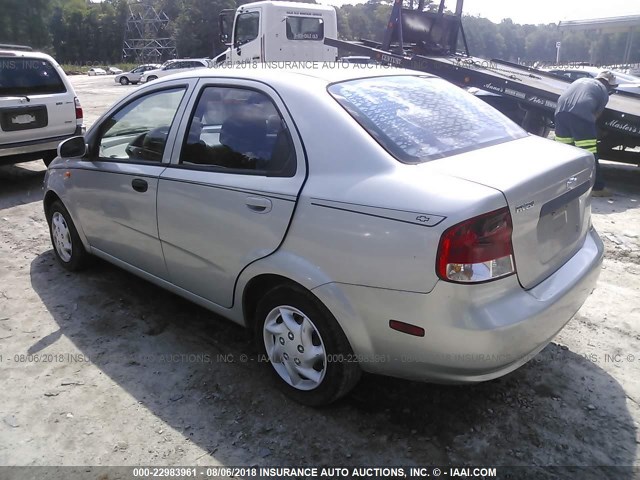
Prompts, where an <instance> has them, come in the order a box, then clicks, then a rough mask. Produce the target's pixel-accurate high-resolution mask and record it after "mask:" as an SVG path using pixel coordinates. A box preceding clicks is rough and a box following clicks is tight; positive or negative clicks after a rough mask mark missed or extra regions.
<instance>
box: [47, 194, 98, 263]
mask: <svg viewBox="0 0 640 480" xmlns="http://www.w3.org/2000/svg"><path fill="white" fill-rule="evenodd" d="M47 222H48V223H49V233H50V235H51V243H52V244H53V251H54V253H55V255H56V258H57V259H58V262H60V264H61V265H62V266H63V267H64V268H65V269H67V270H69V271H72V272H74V271H77V270H82V269H83V268H84V267H86V266H87V264H88V262H89V258H90V257H89V253H88V252H87V251H86V250H85V248H84V245H82V241H81V240H80V237H79V236H78V231H77V230H76V227H75V225H74V224H73V221H72V220H71V216H70V215H69V212H68V211H67V209H66V208H65V207H64V205H63V204H62V203H61V202H60V201H58V200H56V201H55V202H53V203H52V204H51V207H50V208H49V211H48V212H47Z"/></svg>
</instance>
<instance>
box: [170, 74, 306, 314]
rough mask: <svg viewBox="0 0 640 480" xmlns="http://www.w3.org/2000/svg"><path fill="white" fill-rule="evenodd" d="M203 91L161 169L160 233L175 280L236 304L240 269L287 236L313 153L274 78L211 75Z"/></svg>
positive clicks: (227, 303) (211, 298)
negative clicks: (308, 153)
mask: <svg viewBox="0 0 640 480" xmlns="http://www.w3.org/2000/svg"><path fill="white" fill-rule="evenodd" d="M194 97H195V98H194V99H193V100H192V102H191V106H190V111H191V112H192V113H191V114H190V115H188V116H186V117H185V121H183V125H181V128H180V132H179V134H178V139H177V141H176V145H175V148H174V152H173V158H172V163H171V165H170V166H169V167H168V168H167V169H166V170H165V171H163V172H162V174H161V175H160V182H159V186H158V231H159V236H160V240H161V243H162V249H163V251H164V255H165V260H166V265H167V269H168V271H169V275H170V277H171V281H172V282H173V283H174V284H176V285H178V286H179V287H181V288H184V289H186V290H188V291H190V292H192V293H194V294H196V295H198V296H200V297H202V298H204V299H207V300H209V301H211V302H214V303H216V304H218V305H221V306H225V307H230V306H231V305H232V304H233V291H234V285H235V281H236V279H237V277H238V275H239V274H240V272H241V271H242V270H243V269H244V268H245V267H246V266H247V265H248V264H250V263H251V262H253V261H255V260H257V259H259V258H262V257H265V256H267V255H269V254H271V253H272V252H274V251H275V250H276V249H277V248H278V246H279V245H280V243H281V242H282V240H283V239H284V236H285V233H286V231H287V228H288V226H289V222H290V221H291V218H292V216H293V212H294V208H295V205H296V200H297V197H298V194H299V192H300V189H301V188H302V184H303V182H304V178H305V173H306V165H305V159H304V153H303V150H302V143H301V142H300V139H299V138H298V137H297V135H296V134H295V133H294V132H295V129H294V127H293V120H292V119H291V117H289V116H288V113H287V110H286V108H285V106H284V104H283V103H282V100H281V99H280V98H279V97H278V95H277V94H276V92H274V91H273V90H272V89H270V88H269V87H266V86H265V85H264V84H261V83H257V82H251V81H242V80H226V81H224V83H222V81H220V83H216V82H215V81H212V80H207V81H203V83H202V86H201V89H200V93H199V95H198V96H197V97H196V96H195V95H194Z"/></svg>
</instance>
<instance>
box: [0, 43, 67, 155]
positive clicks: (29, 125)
mask: <svg viewBox="0 0 640 480" xmlns="http://www.w3.org/2000/svg"><path fill="white" fill-rule="evenodd" d="M74 97H75V95H74V93H73V90H71V89H69V88H68V87H67V85H66V83H65V81H64V80H63V78H62V76H61V75H60V73H59V72H58V70H57V69H56V68H55V67H54V65H53V64H52V63H51V62H50V61H49V60H47V59H42V58H37V57H28V56H22V55H20V56H18V55H14V56H11V55H8V54H2V53H0V129H1V134H0V144H3V145H6V144H12V143H20V142H27V141H28V142H33V141H38V140H44V139H47V138H54V137H62V136H65V135H67V136H70V135H73V134H74V132H75V130H76V111H75V100H74Z"/></svg>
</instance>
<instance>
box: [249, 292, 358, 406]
mask: <svg viewBox="0 0 640 480" xmlns="http://www.w3.org/2000/svg"><path fill="white" fill-rule="evenodd" d="M255 320H256V323H255V325H256V327H257V328H256V343H257V346H258V349H259V351H260V352H261V353H263V354H265V355H266V357H265V358H268V359H269V362H267V363H264V364H265V366H266V368H268V369H269V370H270V371H271V374H272V376H273V378H274V380H275V382H276V385H277V387H278V388H279V389H280V390H281V391H283V392H284V393H285V394H286V395H287V396H289V397H290V398H292V399H293V400H295V401H296V402H298V403H301V404H303V405H308V406H311V407H319V406H323V405H328V404H330V403H332V402H335V401H336V400H338V399H339V398H340V397H342V396H344V395H346V394H347V393H348V392H349V391H350V390H351V389H353V387H354V386H355V385H356V383H358V380H359V379H360V376H361V373H362V372H361V370H360V367H359V365H358V364H357V363H356V362H354V361H353V350H352V349H351V346H350V345H349V341H348V340H347V337H346V336H345V334H344V332H343V331H342V329H341V328H340V326H339V324H338V322H337V321H336V319H335V318H334V317H333V315H332V314H331V312H329V310H328V309H327V308H326V307H325V306H324V305H323V304H322V303H321V302H320V301H319V300H318V299H317V298H316V297H314V296H313V295H311V294H310V293H308V292H307V291H306V290H304V289H303V288H300V287H298V286H295V285H281V286H278V287H275V288H273V289H272V290H270V291H269V292H267V293H266V294H265V295H264V297H262V299H261V300H260V301H259V302H258V306H257V309H256V317H255ZM303 332H306V334H304V333H303ZM305 351H306V352H307V354H306V355H305V353H304V352H305ZM312 351H313V352H314V354H310V353H311V352H312ZM328 360H329V361H328ZM301 370H304V371H303V372H301Z"/></svg>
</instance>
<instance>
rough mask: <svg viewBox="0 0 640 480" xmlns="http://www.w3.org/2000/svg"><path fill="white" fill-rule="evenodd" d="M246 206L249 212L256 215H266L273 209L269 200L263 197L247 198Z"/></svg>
mask: <svg viewBox="0 0 640 480" xmlns="http://www.w3.org/2000/svg"><path fill="white" fill-rule="evenodd" d="M246 204H247V207H248V208H249V210H251V211H253V212H256V213H268V212H270V211H271V208H272V207H273V204H272V203H271V200H269V199H268V198H264V197H247V200H246Z"/></svg>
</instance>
